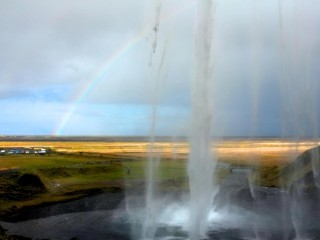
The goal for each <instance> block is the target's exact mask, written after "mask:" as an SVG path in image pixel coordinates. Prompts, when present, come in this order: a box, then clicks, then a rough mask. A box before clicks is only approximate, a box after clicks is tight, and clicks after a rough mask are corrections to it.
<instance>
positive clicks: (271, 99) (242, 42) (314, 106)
mask: <svg viewBox="0 0 320 240" xmlns="http://www.w3.org/2000/svg"><path fill="white" fill-rule="evenodd" d="M158 2H160V3H161V9H160V14H159V27H157V29H156V30H157V38H156V40H157V41H156V42H157V45H156V49H155V50H156V51H155V53H153V50H154V49H153V45H152V44H153V43H154V42H155V34H154V22H155V20H156V19H157V17H156V8H157V4H158V3H157V1H156V0H153V1H150V0H138V1H132V0H117V1H115V0H90V1H88V0H46V1H40V0H27V1H19V0H10V1H0V47H1V52H0V82H1V86H0V112H1V118H0V130H1V131H0V134H2V135H24V134H27V135H149V134H150V132H151V130H150V129H151V126H152V121H153V118H154V117H155V123H156V124H155V126H156V134H158V135H169V136H176V135H185V134H188V132H189V131H190V115H191V110H190V108H191V107H190V106H191V100H190V99H191V97H190V95H191V91H192V90H191V87H190V86H191V82H192V80H193V79H194V72H195V68H194V66H195V65H196V64H195V58H194V55H195V49H196V47H197V46H195V36H194V35H195V34H194V32H195V31H196V30H195V28H194V26H195V21H196V19H197V14H196V9H197V1H196V0H183V1H181V0H160V1H158ZM214 2H215V4H214V9H213V11H214V18H213V25H212V26H213V37H212V46H213V51H212V55H211V57H212V72H213V74H212V75H213V76H212V84H211V86H212V89H210V92H211V95H210V97H209V99H210V106H212V108H210V109H208V111H210V112H212V115H213V120H212V132H213V135H219V136H220V135H229V136H253V135H259V136H281V135H290V134H293V135H301V136H304V135H317V134H318V125H319V123H318V119H319V116H318V112H320V109H319V104H320V101H319V100H320V99H319V94H318V92H319V91H320V87H319V85H320V83H319V82H320V79H319V76H320V66H319V63H320V32H319V29H320V27H319V24H320V15H319V14H318V13H319V10H320V2H319V1H318V0H309V1H303V2H302V1H297V0H270V1H254V0H242V1H238V0H221V1H218V0H217V1H214ZM151 59H152V60H151ZM150 62H151V64H150Z"/></svg>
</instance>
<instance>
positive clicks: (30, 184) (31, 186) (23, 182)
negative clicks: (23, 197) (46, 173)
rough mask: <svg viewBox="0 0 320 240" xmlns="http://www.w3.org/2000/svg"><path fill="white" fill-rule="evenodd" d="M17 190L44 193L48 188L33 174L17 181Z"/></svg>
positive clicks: (21, 177)
mask: <svg viewBox="0 0 320 240" xmlns="http://www.w3.org/2000/svg"><path fill="white" fill-rule="evenodd" d="M17 188H19V189H21V190H28V191H32V192H33V193H44V192H46V187H45V185H44V183H43V182H42V180H41V178H40V177H39V176H37V175H35V174H32V173H25V174H23V175H21V176H20V177H19V178H18V179H17Z"/></svg>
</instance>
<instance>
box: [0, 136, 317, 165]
mask: <svg viewBox="0 0 320 240" xmlns="http://www.w3.org/2000/svg"><path fill="white" fill-rule="evenodd" d="M318 145H319V142H318V141H311V140H306V141H300V142H296V141H291V140H274V139H270V140H261V139H252V140H241V139H240V140H225V141H217V142H215V143H213V146H212V152H213V153H214V155H215V156H216V157H217V158H218V159H219V160H220V161H226V162H231V163H236V164H250V165H251V164H262V165H274V164H285V163H288V162H290V161H293V160H294V159H295V158H296V157H297V156H298V155H300V154H301V153H302V152H304V151H306V150H308V149H310V148H313V147H315V146H318ZM1 147H3V148H11V147H12V148H14V147H45V148H51V149H52V150H54V151H55V152H60V153H66V154H83V155H96V156H99V155H101V156H106V155H107V156H114V157H117V158H126V159H127V158H134V159H137V158H142V159H145V158H146V157H148V153H150V152H152V153H153V154H155V155H157V156H159V157H161V158H165V159H182V160H183V159H187V157H188V153H189V144H188V143H187V142H156V143H149V142H139V141H137V142H133V141H122V142H103V141H101V142H100V141H99V142H94V141H90V142H88V141H8V142H6V141H3V142H0V148H1Z"/></svg>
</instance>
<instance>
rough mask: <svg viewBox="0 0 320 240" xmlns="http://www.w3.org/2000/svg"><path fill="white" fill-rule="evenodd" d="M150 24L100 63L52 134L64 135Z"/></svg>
mask: <svg viewBox="0 0 320 240" xmlns="http://www.w3.org/2000/svg"><path fill="white" fill-rule="evenodd" d="M195 2H196V0H191V1H190V2H187V3H184V4H181V5H179V8H176V9H174V10H173V11H172V12H170V13H169V14H167V15H165V16H163V17H161V19H160V21H161V22H166V21H168V20H171V19H173V18H174V17H177V16H178V15H180V14H181V13H182V12H184V11H185V10H187V9H188V8H190V7H191V6H192V5H193V4H194V3H195ZM149 27H150V25H149V24H147V25H146V26H145V27H144V28H143V30H142V31H140V32H137V33H136V34H135V35H133V36H132V37H130V38H129V39H127V40H126V41H125V42H124V43H123V44H122V45H121V46H120V47H119V48H117V49H116V50H115V51H114V52H113V53H112V54H111V56H109V57H108V58H107V59H106V60H105V61H104V62H103V63H102V64H100V65H99V67H97V68H96V69H95V71H94V72H95V73H94V74H93V77H92V78H90V79H88V80H87V81H86V82H85V84H83V86H82V87H81V89H80V90H79V91H78V94H76V95H75V96H74V98H73V101H71V103H70V104H69V105H68V107H67V111H66V112H65V114H64V115H63V117H62V118H61V119H60V121H59V122H58V124H57V126H56V127H55V128H54V130H53V132H52V135H54V136H59V135H62V134H63V132H64V131H65V129H66V127H67V125H68V123H69V122H70V120H71V118H72V117H73V116H74V114H75V113H76V112H77V109H78V108H79V106H80V104H81V103H82V102H83V100H84V99H85V98H86V97H88V96H89V95H90V93H91V92H93V90H94V89H95V88H96V87H97V86H98V85H99V84H100V83H101V82H102V81H103V80H104V79H105V78H104V76H105V75H106V74H107V73H108V71H109V70H110V69H111V68H112V66H113V65H114V64H115V63H116V62H118V61H119V60H120V59H121V58H123V57H124V56H125V55H126V54H128V53H129V52H130V51H131V50H132V49H133V48H134V47H135V46H136V45H137V44H138V43H139V42H141V41H142V40H143V39H144V38H145V37H146V36H147V34H148V33H149V32H150V29H149Z"/></svg>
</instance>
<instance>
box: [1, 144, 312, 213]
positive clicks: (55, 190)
mask: <svg viewBox="0 0 320 240" xmlns="http://www.w3.org/2000/svg"><path fill="white" fill-rule="evenodd" d="M317 144H318V143H315V142H312V141H304V142H299V143H297V142H293V141H289V140H288V141H286V140H281V141H279V140H265V139H262V140H261V139H255V140H240V139H236V140H226V141H218V142H216V143H215V144H214V145H213V146H212V152H213V154H214V155H215V156H216V158H217V159H218V161H219V163H220V165H219V166H220V167H218V170H217V172H216V175H217V176H218V177H217V178H218V180H222V179H223V178H224V177H225V176H226V175H228V174H230V172H231V171H232V169H233V168H239V167H240V168H241V167H245V168H252V169H253V173H252V176H251V177H252V181H253V182H255V183H256V184H259V185H263V186H279V178H280V175H281V171H282V169H283V168H284V167H285V166H286V165H287V164H289V163H290V162H292V161H293V160H294V159H295V158H296V157H297V156H298V155H300V154H301V153H302V152H304V151H305V150H307V149H310V148H312V147H314V146H316V145H317ZM16 147H26V148H47V149H50V150H51V152H50V153H49V154H47V155H33V154H30V155H29V154H23V155H3V156H0V178H1V179H0V180H1V186H0V196H1V198H0V199H1V200H0V212H4V213H5V212H6V211H9V212H10V211H12V209H19V208H21V207H24V206H31V205H37V204H41V203H48V202H59V201H65V200H68V199H72V198H77V197H82V196H85V195H87V194H92V192H95V191H96V192H100V191H110V189H111V190H112V191H114V190H115V189H116V190H117V189H118V190H119V191H122V190H123V189H124V188H141V189H142V188H143V187H144V182H145V179H146V171H145V169H146V165H147V159H148V157H150V156H152V158H153V159H154V161H155V162H156V165H157V166H158V167H157V168H156V176H157V181H158V182H159V186H160V187H162V188H164V189H167V190H168V189H173V190H177V189H181V188H187V176H186V172H187V169H186V165H187V164H186V162H187V158H188V149H189V148H188V144H187V143H186V142H184V141H180V142H169V141H159V142H157V143H154V144H152V145H150V143H148V142H146V141H132V140H131V141H124V140H122V141H50V140H48V141H0V149H1V148H16ZM159 159H161V161H159ZM221 166H222V167H221ZM24 174H32V175H34V176H37V177H39V178H40V179H41V181H42V182H43V183H44V185H45V191H43V192H34V191H31V192H30V193H29V194H28V193H26V192H23V191H22V193H21V189H22V187H25V186H19V185H18V184H17V182H18V180H19V178H20V177H21V176H23V175H24ZM31 187H32V186H31ZM31 190H32V189H31ZM19 191H20V192H19ZM17 196H19V197H17ZM16 198H17V199H16Z"/></svg>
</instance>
